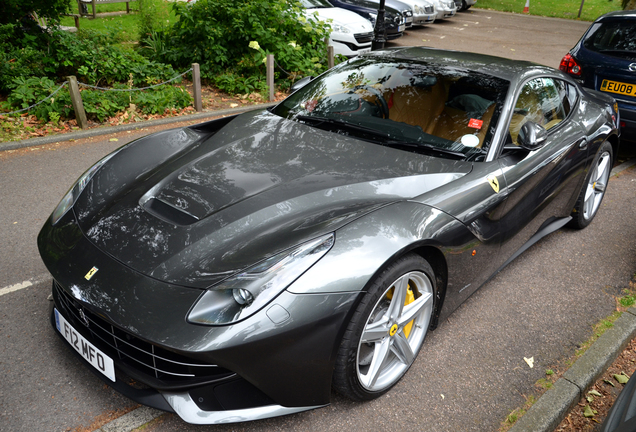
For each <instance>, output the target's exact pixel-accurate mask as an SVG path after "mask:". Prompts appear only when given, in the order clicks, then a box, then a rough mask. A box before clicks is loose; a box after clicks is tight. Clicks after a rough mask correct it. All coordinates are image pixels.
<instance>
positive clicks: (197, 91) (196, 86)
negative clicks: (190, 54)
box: [192, 63, 203, 112]
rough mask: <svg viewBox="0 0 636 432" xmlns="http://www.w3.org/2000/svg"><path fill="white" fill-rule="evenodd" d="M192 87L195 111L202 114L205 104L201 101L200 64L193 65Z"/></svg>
mask: <svg viewBox="0 0 636 432" xmlns="http://www.w3.org/2000/svg"><path fill="white" fill-rule="evenodd" d="M192 87H193V88H192V92H193V93H194V109H195V110H197V111H198V112H201V111H203V102H202V101H201V71H200V70H199V63H192Z"/></svg>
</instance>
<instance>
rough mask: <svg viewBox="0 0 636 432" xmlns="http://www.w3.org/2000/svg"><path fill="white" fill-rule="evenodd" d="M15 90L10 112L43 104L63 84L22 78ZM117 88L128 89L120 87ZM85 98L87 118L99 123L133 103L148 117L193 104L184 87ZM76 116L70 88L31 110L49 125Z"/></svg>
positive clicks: (84, 94) (94, 92)
mask: <svg viewBox="0 0 636 432" xmlns="http://www.w3.org/2000/svg"><path fill="white" fill-rule="evenodd" d="M12 86H13V91H12V92H11V94H10V95H9V97H8V98H7V105H8V106H5V105H3V108H4V109H7V110H9V109H12V110H19V109H22V108H27V107H29V106H31V105H33V104H35V103H36V102H39V101H41V100H43V99H45V98H47V97H48V96H49V95H50V94H51V93H53V92H54V91H55V90H56V89H57V88H58V87H59V84H55V83H54V82H53V81H51V80H50V79H49V78H46V77H42V78H36V77H31V78H22V77H19V78H16V79H15V80H14V82H13V84H12ZM114 88H118V89H124V88H126V86H125V85H123V84H118V85H115V86H114ZM81 95H82V102H83V105H84V110H85V111H86V116H87V117H88V118H89V119H90V120H97V121H99V122H103V121H104V120H106V119H108V118H109V117H113V116H115V115H117V113H119V112H121V111H124V110H125V109H127V108H128V106H129V104H130V103H133V104H135V105H137V109H138V110H139V111H140V112H142V113H144V114H162V113H163V112H165V110H166V109H172V108H175V109H182V108H185V107H187V106H190V105H191V104H192V96H190V93H188V92H187V91H186V90H184V89H183V88H181V87H173V86H170V85H165V86H160V87H156V88H154V89H151V90H146V91H133V92H124V91H102V90H94V89H84V90H82V92H81ZM73 112H74V111H73V107H72V104H71V98H70V95H69V92H68V88H64V89H62V90H60V91H59V92H58V93H57V94H55V95H54V96H53V97H51V98H48V99H46V100H44V102H42V103H41V104H39V105H38V106H36V107H34V108H32V109H31V110H29V113H30V114H33V115H35V116H36V117H37V118H38V119H40V120H43V121H45V122H46V121H49V120H52V119H56V120H59V119H60V118H69V117H71V114H72V113H73ZM73 115H74V114H73Z"/></svg>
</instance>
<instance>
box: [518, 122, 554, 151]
mask: <svg viewBox="0 0 636 432" xmlns="http://www.w3.org/2000/svg"><path fill="white" fill-rule="evenodd" d="M547 140H548V131H546V130H545V129H544V128H543V126H541V125H538V124H537V123H535V122H531V121H528V122H526V123H524V125H523V126H521V130H520V131H519V136H518V137H517V142H518V143H519V145H520V146H521V148H524V149H526V150H530V151H534V150H538V149H540V148H541V147H543V146H544V145H545V143H546V142H547Z"/></svg>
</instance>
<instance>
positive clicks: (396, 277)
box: [333, 254, 436, 401]
mask: <svg viewBox="0 0 636 432" xmlns="http://www.w3.org/2000/svg"><path fill="white" fill-rule="evenodd" d="M409 291H411V292H412V296H410V295H409V293H408V292H409ZM435 293H436V286H435V274H434V272H433V269H432V268H431V266H430V265H429V264H428V262H427V261H426V260H425V259H423V258H422V257H420V256H419V255H415V254H411V255H406V256H404V257H402V258H399V259H397V260H396V261H394V262H393V263H391V264H390V265H389V266H388V267H387V268H386V269H385V270H384V271H383V272H382V273H381V274H380V275H378V276H377V277H376V278H375V279H374V280H373V281H372V283H371V285H370V287H369V290H368V292H367V293H366V295H365V297H364V298H363V299H362V301H361V302H360V304H359V305H358V306H357V308H356V310H355V312H354V314H353V317H352V319H351V322H350V323H349V325H348V326H347V329H346V331H345V334H344V336H343V338H342V342H341V344H340V347H339V349H338V354H337V358H336V365H335V369H334V375H333V386H334V389H335V390H336V391H338V392H339V393H340V394H342V395H343V396H346V397H348V398H350V399H353V400H355V401H364V400H371V399H375V398H377V397H379V396H381V395H383V394H384V393H386V392H387V391H388V390H389V389H390V388H391V387H393V386H394V385H395V384H397V383H398V381H399V380H400V379H401V378H402V377H403V376H404V374H405V373H406V372H407V371H408V369H409V368H410V367H411V365H412V364H413V362H414V361H415V358H416V357H417V353H418V352H419V350H420V347H421V346H422V343H423V342H424V338H425V337H426V333H427V331H428V328H429V325H430V321H431V316H432V315H433V310H434V307H435ZM394 294H396V295H394ZM405 306H407V307H405ZM394 317H397V319H396V318H394Z"/></svg>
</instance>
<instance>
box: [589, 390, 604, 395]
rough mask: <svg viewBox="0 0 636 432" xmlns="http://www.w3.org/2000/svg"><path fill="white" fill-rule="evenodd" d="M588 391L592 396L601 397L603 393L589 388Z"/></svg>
mask: <svg viewBox="0 0 636 432" xmlns="http://www.w3.org/2000/svg"><path fill="white" fill-rule="evenodd" d="M588 393H589V394H591V395H593V396H598V397H603V395H602V394H600V393H599V392H597V391H596V390H590V391H589V392H588Z"/></svg>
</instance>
